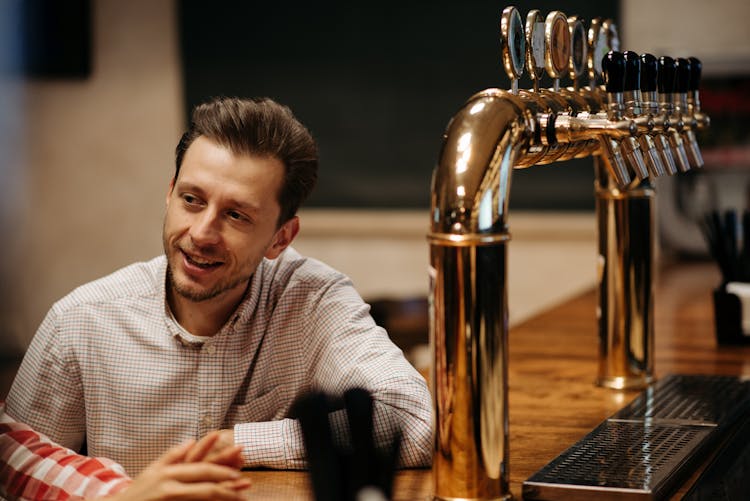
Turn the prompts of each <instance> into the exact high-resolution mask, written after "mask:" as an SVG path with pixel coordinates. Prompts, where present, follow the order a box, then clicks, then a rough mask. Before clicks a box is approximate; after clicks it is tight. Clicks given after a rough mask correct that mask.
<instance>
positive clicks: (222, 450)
mask: <svg viewBox="0 0 750 501" xmlns="http://www.w3.org/2000/svg"><path fill="white" fill-rule="evenodd" d="M214 435H215V436H216V439H215V440H214V439H212V440H210V441H205V440H206V438H208V437H213V436H214ZM204 441H205V442H204ZM201 442H204V443H202V444H196V447H193V448H192V449H191V450H190V452H189V453H188V455H187V458H186V461H189V462H193V461H201V460H202V461H207V462H209V463H215V464H223V465H225V466H231V467H233V468H237V469H239V468H242V455H241V454H240V453H241V452H242V446H241V445H234V430H216V431H212V432H211V433H209V434H208V435H206V437H204V438H203V440H201ZM198 445H201V447H198ZM229 451H235V453H234V455H232V457H231V458H228V457H227V453H228V452H229ZM198 457H200V458H203V459H196V458H198Z"/></svg>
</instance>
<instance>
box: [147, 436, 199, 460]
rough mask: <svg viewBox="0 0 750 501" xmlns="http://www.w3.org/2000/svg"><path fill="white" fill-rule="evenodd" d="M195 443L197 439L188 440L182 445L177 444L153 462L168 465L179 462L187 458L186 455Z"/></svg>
mask: <svg viewBox="0 0 750 501" xmlns="http://www.w3.org/2000/svg"><path fill="white" fill-rule="evenodd" d="M194 444H195V440H188V441H187V442H183V443H181V444H180V445H176V446H174V447H172V448H171V449H169V450H168V451H167V452H165V453H164V454H163V455H162V456H161V457H160V458H159V459H157V460H156V461H154V463H153V464H160V465H168V464H175V463H179V462H181V461H183V460H184V459H185V455H186V454H187V452H188V451H189V450H190V448H191V447H193V445H194Z"/></svg>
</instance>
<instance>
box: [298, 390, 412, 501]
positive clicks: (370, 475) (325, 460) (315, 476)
mask: <svg viewBox="0 0 750 501" xmlns="http://www.w3.org/2000/svg"><path fill="white" fill-rule="evenodd" d="M334 400H335V399H332V398H330V397H329V396H327V395H325V394H323V393H311V394H308V395H305V396H303V397H301V398H299V399H298V400H297V401H296V402H295V404H294V414H295V415H296V417H297V418H298V419H299V421H300V424H301V426H302V435H303V439H304V443H305V450H306V452H307V462H308V470H309V472H310V477H311V480H312V487H313V492H314V493H315V499H316V500H318V501H324V500H325V501H354V500H355V499H357V498H358V496H359V494H360V493H361V492H362V490H363V489H365V488H370V489H376V491H379V493H380V494H382V497H383V498H384V499H390V497H391V493H392V490H393V477H394V474H395V471H396V463H397V460H398V454H399V450H400V444H401V432H400V430H397V431H396V433H395V435H394V437H393V440H392V441H391V443H390V444H387V446H386V447H384V448H380V449H379V448H378V447H377V446H376V444H375V439H374V428H373V411H374V409H373V400H372V396H371V395H370V394H369V393H368V392H367V391H366V390H363V389H360V388H355V389H351V390H348V391H347V392H346V393H344V398H343V405H344V409H345V410H346V416H347V422H348V424H349V432H350V440H349V444H348V446H347V444H342V443H341V442H342V441H341V440H336V439H335V438H334V436H333V433H332V432H331V428H330V424H329V421H328V418H329V414H330V412H331V411H333V410H335V409H336V406H335V405H332V402H333V401H334Z"/></svg>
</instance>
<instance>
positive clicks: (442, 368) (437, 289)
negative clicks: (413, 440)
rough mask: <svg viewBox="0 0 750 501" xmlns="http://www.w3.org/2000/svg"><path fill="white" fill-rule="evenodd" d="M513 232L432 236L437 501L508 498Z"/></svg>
mask: <svg viewBox="0 0 750 501" xmlns="http://www.w3.org/2000/svg"><path fill="white" fill-rule="evenodd" d="M507 239H508V235H507V234H504V235H493V236H486V237H485V238H484V239H481V238H478V237H476V236H472V237H469V238H468V239H443V238H435V237H432V238H430V244H431V245H430V255H431V264H432V270H431V274H432V277H431V278H432V284H431V286H432V295H431V298H432V302H431V304H430V307H431V309H432V312H431V315H430V318H431V319H432V321H433V322H434V323H433V325H432V326H431V329H430V332H431V333H432V336H433V339H432V340H431V341H432V342H431V346H432V347H433V350H434V365H433V369H432V381H433V404H434V409H435V422H436V430H435V433H436V437H435V441H434V444H435V450H434V456H433V464H432V470H433V481H434V493H435V499H438V500H458V499H463V500H469V499H471V500H480V499H481V500H495V499H509V498H510V490H509V485H508V440H507V437H508V401H507V398H508V397H507V395H508V388H507V380H508V378H507V372H508V370H507V358H508V355H507V353H508V335H507V334H508V307H507V303H508V300H507V294H506V288H505V287H500V286H498V284H504V283H505V279H506V277H505V275H506V267H507V263H506V240H507Z"/></svg>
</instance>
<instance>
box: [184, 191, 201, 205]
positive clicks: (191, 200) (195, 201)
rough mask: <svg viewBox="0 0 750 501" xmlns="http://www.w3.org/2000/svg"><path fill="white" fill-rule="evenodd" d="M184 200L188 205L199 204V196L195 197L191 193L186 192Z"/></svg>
mask: <svg viewBox="0 0 750 501" xmlns="http://www.w3.org/2000/svg"><path fill="white" fill-rule="evenodd" d="M182 200H183V201H184V202H185V203H186V204H188V205H197V204H198V197H195V196H193V195H190V194H187V193H186V194H184V195H182Z"/></svg>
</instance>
